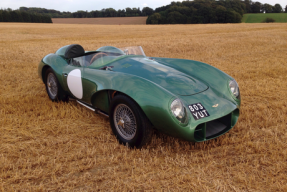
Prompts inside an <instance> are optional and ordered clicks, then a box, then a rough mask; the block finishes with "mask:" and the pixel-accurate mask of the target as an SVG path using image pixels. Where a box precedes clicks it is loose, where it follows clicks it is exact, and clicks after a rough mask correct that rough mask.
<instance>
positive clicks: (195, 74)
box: [38, 48, 240, 142]
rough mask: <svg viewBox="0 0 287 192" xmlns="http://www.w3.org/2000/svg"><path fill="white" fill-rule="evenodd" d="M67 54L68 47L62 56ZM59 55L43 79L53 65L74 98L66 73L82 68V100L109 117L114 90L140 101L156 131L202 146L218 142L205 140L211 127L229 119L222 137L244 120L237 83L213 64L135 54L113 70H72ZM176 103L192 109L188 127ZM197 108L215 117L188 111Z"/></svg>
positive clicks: (115, 63) (118, 62)
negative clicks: (172, 107)
mask: <svg viewBox="0 0 287 192" xmlns="http://www.w3.org/2000/svg"><path fill="white" fill-rule="evenodd" d="M63 50H64V49H63V48H62V49H60V51H57V53H61V52H63ZM59 55H61V54H59ZM59 55H57V54H49V55H47V56H46V57H44V58H43V60H42V61H41V62H40V64H39V69H38V73H39V76H40V77H42V70H43V68H44V66H50V67H51V68H52V69H53V70H54V71H55V73H56V76H57V78H58V80H59V82H60V84H61V86H62V87H63V89H64V90H65V91H66V92H67V93H68V94H69V95H70V96H71V97H73V95H72V93H70V91H69V88H68V86H67V77H65V76H64V74H65V73H67V74H68V73H69V72H70V71H72V70H74V69H80V70H81V73H82V85H83V90H84V92H83V98H82V101H84V102H86V103H88V104H91V105H93V106H94V107H95V108H99V109H101V110H103V111H105V112H106V113H108V109H109V100H108V91H109V90H112V91H118V92H121V93H123V94H126V95H128V96H129V97H131V98H132V99H133V100H134V101H135V102H137V104H138V105H139V106H140V107H141V109H142V110H143V112H144V113H145V114H146V116H147V117H148V118H149V120H150V121H151V123H152V124H153V125H154V126H155V128H156V129H158V130H160V131H162V132H164V133H166V134H169V135H172V136H175V137H180V138H183V139H185V140H188V141H197V142H199V141H204V140H208V139H212V138H213V137H212V138H206V137H205V135H206V127H207V124H206V122H208V121H213V120H215V119H218V118H221V117H224V116H228V118H230V119H229V121H230V125H231V126H230V127H228V128H227V129H225V131H224V132H222V133H220V134H219V135H221V134H224V133H225V132H226V131H228V130H229V129H231V128H232V127H233V126H234V125H235V124H236V122H237V120H238V117H239V108H240V100H238V99H236V98H234V97H233V96H232V95H231V92H230V89H229V85H228V83H229V81H230V80H231V79H233V78H232V77H230V76H229V75H227V74H225V73H224V72H222V71H220V70H219V69H216V68H214V67H212V66H210V65H208V64H205V63H201V62H198V61H192V60H185V59H170V58H156V57H155V58H148V57H144V56H136V55H132V56H121V57H119V58H117V59H114V60H110V61H107V62H105V64H104V65H103V66H112V67H113V68H112V69H111V70H103V69H100V68H99V67H93V65H91V66H88V67H76V66H71V65H69V64H68V61H67V60H65V59H64V58H63V57H62V56H59ZM101 67H102V65H101ZM176 98H179V99H180V100H181V101H182V103H183V104H184V106H185V108H186V113H187V118H188V122H187V123H186V124H181V123H179V121H178V120H177V119H176V118H175V117H174V116H173V115H172V112H171V110H170V104H171V102H172V101H173V100H174V99H176ZM194 103H201V104H202V105H203V106H204V107H205V109H206V110H207V111H208V113H209V114H210V116H208V117H205V118H202V119H199V120H195V119H194V117H193V116H192V114H191V111H190V110H189V108H188V105H190V104H194ZM215 104H218V107H213V106H214V105H215ZM198 126H199V128H198V129H197V130H196V131H195V129H196V127H198ZM195 132H197V133H196V137H195ZM219 135H216V136H215V137H217V136H219Z"/></svg>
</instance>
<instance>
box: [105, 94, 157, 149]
mask: <svg viewBox="0 0 287 192" xmlns="http://www.w3.org/2000/svg"><path fill="white" fill-rule="evenodd" d="M110 124H111V127H112V130H113V133H114V134H115V135H116V137H117V139H118V141H119V142H120V143H121V144H124V145H128V146H129V147H136V148H141V147H143V146H144V145H145V144H147V143H148V142H149V141H150V139H151V137H152V131H153V130H152V126H151V123H150V122H149V120H148V118H147V117H146V116H145V114H144V113H143V112H142V110H141V109H140V107H139V106H138V105H137V103H135V102H134V101H133V100H132V99H130V98H129V97H127V96H125V95H117V96H115V97H114V98H113V100H112V103H111V106H110Z"/></svg>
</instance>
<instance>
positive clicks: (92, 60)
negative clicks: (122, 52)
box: [90, 52, 108, 65]
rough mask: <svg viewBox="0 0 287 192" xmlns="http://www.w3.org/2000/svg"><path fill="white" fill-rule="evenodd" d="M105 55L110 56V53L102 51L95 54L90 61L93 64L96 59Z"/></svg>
mask: <svg viewBox="0 0 287 192" xmlns="http://www.w3.org/2000/svg"><path fill="white" fill-rule="evenodd" d="M103 56H108V55H107V54H106V53H103V52H100V53H97V54H95V55H94V56H93V57H92V59H91V61H90V65H91V64H92V63H93V62H94V61H95V60H97V59H98V58H100V57H103Z"/></svg>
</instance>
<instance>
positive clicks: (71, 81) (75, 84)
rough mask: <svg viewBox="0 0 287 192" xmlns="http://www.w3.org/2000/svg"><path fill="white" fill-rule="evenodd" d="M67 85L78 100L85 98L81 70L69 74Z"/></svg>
mask: <svg viewBox="0 0 287 192" xmlns="http://www.w3.org/2000/svg"><path fill="white" fill-rule="evenodd" d="M67 84H68V87H69V89H70V91H71V93H72V94H73V95H74V96H75V97H77V98H78V99H82V98H83V85H82V76H81V70H80V69H74V70H73V71H71V72H70V73H69V74H68V77H67Z"/></svg>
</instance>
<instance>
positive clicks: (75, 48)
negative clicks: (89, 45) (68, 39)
mask: <svg viewBox="0 0 287 192" xmlns="http://www.w3.org/2000/svg"><path fill="white" fill-rule="evenodd" d="M84 54H85V50H84V48H83V47H82V46H81V45H78V44H72V45H69V46H68V47H67V49H66V52H65V55H64V57H65V58H67V59H71V58H74V57H79V56H82V55H84Z"/></svg>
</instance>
